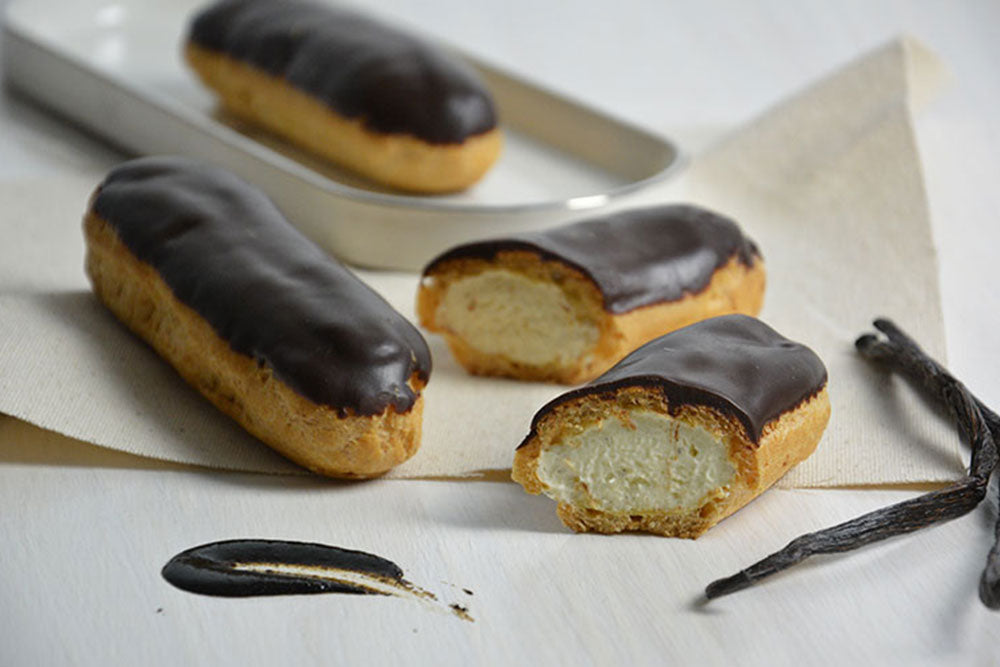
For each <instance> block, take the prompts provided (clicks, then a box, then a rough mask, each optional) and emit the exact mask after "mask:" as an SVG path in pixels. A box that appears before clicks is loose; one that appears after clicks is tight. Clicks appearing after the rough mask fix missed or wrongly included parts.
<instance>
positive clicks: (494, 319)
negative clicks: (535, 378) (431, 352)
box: [437, 269, 599, 366]
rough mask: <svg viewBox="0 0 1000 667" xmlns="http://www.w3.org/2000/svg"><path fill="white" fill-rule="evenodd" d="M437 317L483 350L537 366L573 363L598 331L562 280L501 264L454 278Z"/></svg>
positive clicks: (474, 347)
mask: <svg viewBox="0 0 1000 667" xmlns="http://www.w3.org/2000/svg"><path fill="white" fill-rule="evenodd" d="M437 321H438V322H439V323H440V324H441V325H442V326H443V327H444V328H446V329H448V330H450V331H452V332H454V333H455V334H457V335H459V336H460V337H461V338H462V339H463V340H464V341H465V343H466V344H467V345H469V346H470V347H472V348H473V349H475V350H477V351H479V352H480V353H482V354H488V355H500V356H503V357H505V358H507V359H509V360H510V361H514V362H517V363H522V364H532V365H537V366H544V365H547V364H553V363H554V364H560V365H563V364H568V363H571V362H573V361H575V360H576V359H579V358H580V357H581V356H582V355H584V354H586V353H587V352H588V351H589V350H590V349H591V348H593V346H594V345H595V344H596V343H597V339H598V336H599V331H598V328H597V326H596V325H595V324H594V323H592V322H585V321H581V320H580V319H578V317H577V314H576V312H575V310H574V308H573V306H572V304H571V303H570V302H569V299H567V297H566V294H565V292H563V290H562V289H561V288H560V287H559V286H558V285H555V284H553V283H548V282H542V281H539V280H532V279H531V278H528V277H527V276H524V275H522V274H520V273H515V272H513V271H506V270H503V269H491V270H488V271H483V272H482V273H479V274H476V275H474V276H469V277H467V278H461V279H459V280H456V281H455V282H454V283H453V284H452V285H451V286H450V287H449V289H448V290H447V292H446V293H445V296H444V299H443V300H442V301H441V304H440V305H439V306H438V311H437Z"/></svg>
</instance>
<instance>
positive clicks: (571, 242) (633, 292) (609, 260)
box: [424, 205, 760, 314]
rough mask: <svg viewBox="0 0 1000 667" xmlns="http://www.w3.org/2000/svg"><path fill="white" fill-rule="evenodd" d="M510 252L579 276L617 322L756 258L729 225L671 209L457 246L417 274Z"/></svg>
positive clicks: (698, 211)
mask: <svg viewBox="0 0 1000 667" xmlns="http://www.w3.org/2000/svg"><path fill="white" fill-rule="evenodd" d="M511 250H527V251H530V252H535V253H538V254H539V255H540V256H541V257H542V258H544V259H550V260H556V261H559V262H563V263H564V264H568V265H570V266H572V267H574V268H576V269H577V270H579V271H581V272H583V274H584V275H586V276H588V277H590V279H591V280H593V281H594V283H595V284H596V285H597V287H598V289H600V291H601V294H602V295H603V297H604V308H605V310H607V311H608V312H611V313H617V314H620V313H626V312H628V311H630V310H634V309H636V308H641V307H642V306H648V305H651V304H654V303H659V302H663V301H676V300H678V299H680V298H682V297H683V296H684V295H685V294H693V293H697V292H699V291H701V290H703V289H705V288H706V287H707V286H708V284H709V282H710V281H711V279H712V274H713V273H715V271H716V270H717V269H719V268H720V267H722V266H723V265H725V264H726V263H727V262H729V261H730V260H731V259H732V258H733V257H737V258H738V259H739V261H740V262H742V263H743V264H744V265H746V266H752V265H753V263H754V262H755V261H758V260H759V258H760V251H759V250H758V249H757V246H756V245H755V244H754V242H753V241H751V240H750V239H748V238H746V237H745V236H743V233H742V232H741V231H740V228H739V227H738V226H737V225H736V223H735V222H733V221H732V220H730V219H729V218H725V217H723V216H721V215H718V214H716V213H713V212H711V211H707V210H705V209H702V208H698V207H695V206H684V205H672V206H657V207H652V208H643V209H634V210H630V211H623V212H621V213H616V214H613V215H608V216H603V217H601V218H595V219H592V220H585V221H583V222H578V223H575V224H572V225H566V226H564V227H557V228H554V229H550V230H546V231H542V232H535V233H529V234H521V235H517V236H511V237H508V238H501V239H493V240H486V241H477V242H473V243H468V244H465V245H460V246H457V247H455V248H452V249H451V250H448V251H447V252H445V253H444V254H442V255H440V256H438V257H437V258H435V259H434V260H433V261H432V262H431V263H430V264H429V265H428V266H427V268H425V269H424V273H425V274H427V273H430V272H432V271H433V269H434V268H435V267H437V266H439V265H441V264H442V263H444V262H447V261H449V260H453V259H467V258H478V259H485V260H492V259H495V258H496V256H497V255H498V254H499V253H501V252H504V251H511Z"/></svg>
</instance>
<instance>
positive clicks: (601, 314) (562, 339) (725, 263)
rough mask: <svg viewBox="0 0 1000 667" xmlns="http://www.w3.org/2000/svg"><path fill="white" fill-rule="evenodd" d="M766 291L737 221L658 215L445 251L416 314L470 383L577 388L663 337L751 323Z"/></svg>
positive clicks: (634, 213)
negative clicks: (476, 378)
mask: <svg viewBox="0 0 1000 667" xmlns="http://www.w3.org/2000/svg"><path fill="white" fill-rule="evenodd" d="M764 283H765V274H764V262H763V260H762V258H761V255H760V252H759V250H758V249H757V246H756V245H755V244H754V243H753V242H752V241H751V240H749V239H748V238H746V237H745V236H744V235H743V233H742V231H741V230H740V228H739V227H738V226H737V225H736V223H735V222H733V221H732V220H730V219H728V218H726V217H723V216H721V215H718V214H716V213H713V212H711V211H708V210H705V209H702V208H698V207H695V206H686V205H671V206H658V207H652V208H643V209H635V210H629V211H624V212H621V213H616V214H613V215H610V216H605V217H601V218H597V219H593V220H586V221H583V222H579V223H575V224H572V225H567V226H563V227H557V228H554V229H550V230H546V231H542V232H537V233H532V234H523V235H519V236H512V237H508V238H501V239H493V240H486V241H478V242H473V243H467V244H464V245H460V246H457V247H455V248H452V249H451V250H448V251H446V252H445V253H443V254H442V255H440V256H438V257H437V258H436V259H434V260H432V261H431V262H430V264H428V266H427V267H426V268H425V269H424V272H423V278H422V281H421V285H420V289H419V294H418V298H417V313H418V316H419V318H420V323H421V324H422V325H423V326H424V327H426V328H427V329H429V330H431V331H434V332H437V333H440V334H441V335H443V336H444V337H445V339H446V340H447V342H448V345H449V347H450V348H451V351H452V353H453V354H454V355H455V358H456V359H457V360H458V361H459V363H461V364H462V365H463V366H464V367H465V368H466V369H467V370H468V371H469V372H471V373H476V374H480V375H499V376H508V377H515V378H521V379H526V380H550V381H555V382H562V383H566V384H576V383H580V382H584V381H587V380H590V379H592V378H594V377H596V376H597V375H599V374H600V373H602V372H604V371H605V370H607V369H608V368H610V367H611V366H612V365H613V364H614V363H615V362H617V361H618V360H619V359H621V358H622V357H624V356H625V355H626V354H628V353H629V352H631V351H632V350H634V349H635V348H637V347H638V346H639V345H641V344H643V343H645V342H646V341H648V340H651V339H653V338H655V337H657V336H660V335H662V334H664V333H667V332H669V331H673V330H675V329H679V328H681V327H683V326H686V325H688V324H691V323H693V322H697V321H699V320H703V319H706V318H708V317H714V316H716V315H725V314H729V313H743V314H747V315H756V314H757V313H758V312H759V311H760V308H761V305H762V303H763V299H764Z"/></svg>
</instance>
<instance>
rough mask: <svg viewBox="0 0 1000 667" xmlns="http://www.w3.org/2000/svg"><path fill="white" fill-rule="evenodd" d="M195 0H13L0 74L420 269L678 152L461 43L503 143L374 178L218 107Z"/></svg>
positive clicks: (85, 122)
mask: <svg viewBox="0 0 1000 667" xmlns="http://www.w3.org/2000/svg"><path fill="white" fill-rule="evenodd" d="M202 4H203V1H202V0H111V1H109V0H16V1H14V2H11V3H10V5H9V6H8V7H7V10H6V20H5V22H4V36H3V46H4V56H3V63H4V69H5V70H6V72H5V73H6V78H7V82H8V85H9V86H10V87H11V88H13V89H14V90H16V91H19V92H21V93H23V94H24V95H27V96H29V97H31V98H33V99H35V100H36V101H38V102H39V103H41V104H42V105H44V106H46V107H48V108H50V109H52V110H54V111H56V112H57V113H59V114H61V115H63V116H65V117H66V118H68V119H70V120H72V121H74V122H75V123H78V124H79V125H81V126H83V127H85V128H87V129H89V130H91V131H93V132H96V133H97V134H99V135H100V136H102V137H105V138H106V139H107V140H109V141H110V142H112V143H114V144H115V145H117V146H119V147H121V148H123V149H124V150H126V151H128V152H131V153H137V154H153V153H169V154H181V155H187V156H190V157H193V158H198V159H202V160H205V161H209V162H213V163H216V164H219V165H222V166H224V167H227V168H229V169H231V170H233V171H234V172H236V173H238V174H240V175H241V176H243V177H244V178H246V179H247V180H249V181H251V182H253V183H255V184H256V185H258V186H259V187H261V188H262V189H263V190H264V191H265V192H267V194H268V195H269V196H270V197H271V198H272V199H273V200H274V201H275V203H276V204H277V205H278V206H279V208H281V209H282V211H283V212H284V213H285V214H286V215H287V216H288V218H289V219H290V220H291V221H292V222H293V223H295V224H296V225H297V226H298V227H299V228H300V229H302V230H303V231H304V232H305V233H306V234H308V235H309V236H310V237H312V238H313V239H314V240H315V241H317V242H318V243H320V244H321V245H322V246H324V247H325V248H327V249H328V250H329V251H331V252H332V253H334V254H335V255H337V256H338V257H340V258H341V259H343V260H345V261H347V262H350V263H353V264H358V265H363V266H370V267H378V268H392V269H409V270H415V269H420V268H421V267H422V265H423V264H424V263H425V262H426V261H427V260H428V259H430V258H431V257H432V256H433V255H435V254H436V253H438V252H440V251H442V250H444V249H445V248H447V247H449V246H451V245H454V244H456V243H459V242H462V241H467V240H471V239H476V238H483V237H488V236H496V235H502V234H508V233H512V232H519V231H526V230H531V229H538V228H542V227H547V226H552V225H555V224H559V223H562V222H566V221H567V220H571V219H574V218H579V217H582V216H584V215H586V214H592V213H595V212H597V211H599V210H600V209H601V208H602V207H605V206H607V205H609V204H612V203H615V204H622V205H624V204H626V203H627V201H628V200H629V199H630V198H632V197H635V196H637V195H639V194H640V193H641V192H642V191H644V190H646V189H648V188H649V187H650V186H651V185H653V184H655V183H657V182H659V181H661V180H663V179H664V178H665V177H666V176H667V175H668V173H670V172H671V171H673V170H675V169H676V168H677V166H678V163H679V154H678V150H677V148H676V147H675V146H674V145H673V144H672V143H671V142H670V141H668V140H666V139H664V138H662V137H659V136H656V135H655V134H652V133H649V132H646V131H645V130H642V129H639V128H637V127H634V126H632V125H629V124H627V123H623V122H621V121H618V120H616V119H613V118H611V117H608V116H606V115H604V114H602V113H600V112H598V111H595V110H593V109H589V108H587V107H585V106H582V105H580V104H577V103H575V102H573V101H571V100H569V99H567V98H565V97H562V96H559V95H556V94H553V93H551V92H548V91H546V90H543V89H540V88H538V87H536V86H533V85H531V84H530V83H528V82H525V81H523V80H521V79H519V78H518V77H515V76H512V75H510V74H507V73H505V72H503V71H501V70H499V69H497V68H496V67H493V66H491V65H488V64H486V63H483V62H481V61H479V60H477V59H475V58H473V57H470V56H468V55H466V54H461V53H458V55H459V56H461V57H463V58H466V59H467V60H468V61H469V62H471V63H472V64H473V66H475V67H476V68H477V69H478V70H479V72H480V73H481V74H482V76H483V77H484V78H485V79H486V82H487V85H488V86H489V87H490V89H491V90H492V92H493V94H494V97H495V99H496V101H497V104H498V106H499V110H500V117H501V122H502V124H503V126H504V130H505V136H506V139H505V141H506V144H505V148H504V152H503V154H502V156H501V158H500V160H499V161H498V163H497V164H496V165H495V166H494V168H493V169H492V170H491V171H490V173H489V174H487V176H486V177H485V178H484V179H483V180H482V181H481V182H480V183H478V184H476V185H475V186H473V187H472V188H471V189H469V190H468V191H466V192H464V193H460V194H456V195H447V196H426V197H422V196H409V195H400V194H394V193H392V192H389V191H386V190H382V189H379V188H378V187H377V186H372V185H370V184H367V183H365V182H363V181H362V180H361V179H358V178H354V177H353V176H352V175H350V174H348V173H345V172H343V171H340V170H338V169H336V168H335V167H332V166H330V165H329V164H327V163H324V162H322V161H319V160H316V159H313V158H312V157H310V156H309V155H307V154H304V153H302V152H300V151H298V150H296V149H295V148H293V147H291V146H289V145H287V144H285V143H283V142H282V141H281V140H279V139H276V138H274V137H273V136H271V135H268V134H265V133H262V132H258V131H255V130H254V129H253V128H250V127H248V126H246V125H244V124H242V123H240V122H239V121H237V120H234V119H232V118H229V117H227V116H226V115H225V114H223V113H221V112H219V111H218V109H217V107H216V104H215V100H214V97H213V96H212V95H211V93H209V92H208V91H207V90H205V89H203V88H202V87H201V86H200V84H199V83H198V82H197V81H196V80H195V78H194V76H193V75H192V74H191V73H190V72H189V71H188V70H187V69H186V67H185V65H184V63H183V62H182V59H181V56H180V53H181V46H182V41H183V39H184V35H185V32H186V26H187V21H188V20H189V17H190V16H191V15H192V14H193V12H194V11H195V10H196V9H197V8H198V7H199V6H200V5H202Z"/></svg>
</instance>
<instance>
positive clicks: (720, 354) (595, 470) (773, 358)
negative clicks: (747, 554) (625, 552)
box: [513, 315, 830, 538]
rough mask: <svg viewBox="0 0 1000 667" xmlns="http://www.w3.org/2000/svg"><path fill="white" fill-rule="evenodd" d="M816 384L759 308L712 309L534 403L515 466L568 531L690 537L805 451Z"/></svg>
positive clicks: (821, 377)
mask: <svg viewBox="0 0 1000 667" xmlns="http://www.w3.org/2000/svg"><path fill="white" fill-rule="evenodd" d="M826 383H827V374H826V368H825V366H824V365H823V362H822V361H821V360H820V359H819V357H817V356H816V354H815V353H813V352H812V350H810V349H809V348H807V347H806V346H804V345H801V344H799V343H795V342H793V341H790V340H788V339H787V338H785V337H783V336H781V335H780V334H778V333H777V332H776V331H774V330H773V329H772V328H770V327H769V326H767V325H766V324H764V323H763V322H761V321H760V320H757V319H754V318H752V317H747V316H745V315H726V316H722V317H715V318H712V319H708V320H705V321H703V322H699V323H697V324H693V325H691V326H689V327H685V328H683V329H680V330H678V331H675V332H673V333H670V334H667V335H665V336H662V337H660V338H657V339H656V340H653V341H651V342H649V343H647V344H646V345H644V346H642V347H640V348H639V349H638V350H636V351H635V352H633V353H631V354H630V355H628V356H627V357H626V358H625V359H623V360H622V361H621V362H620V363H619V364H617V365H616V366H615V367H614V368H612V369H611V370H609V371H608V372H607V373H605V374H604V375H602V376H601V377H599V378H597V379H596V380H594V381H593V382H591V383H589V384H587V385H585V386H584V387H581V388H579V389H576V390H573V391H570V392H568V393H566V394H563V395H562V396H560V397H558V398H556V399H554V400H553V401H551V402H549V403H548V404H547V405H545V406H544V407H542V408H541V409H540V410H539V411H538V413H537V414H536V415H535V417H534V420H533V421H532V424H531V431H530V433H529V434H528V436H527V437H526V438H525V439H524V441H523V442H522V443H521V445H520V447H518V449H517V451H516V452H515V455H514V465H513V478H514V480H515V481H517V482H518V483H520V484H521V485H522V486H523V487H524V488H525V490H526V491H528V492H529V493H544V494H545V495H547V496H549V497H550V498H552V499H554V500H555V501H556V502H557V503H558V508H557V512H558V514H559V518H560V519H562V521H563V523H565V524H566V525H567V526H569V527H570V528H572V529H573V530H575V531H579V532H588V531H592V532H598V533H618V532H623V531H643V532H649V533H656V534H659V535H665V536H670V537H687V538H695V537H698V536H699V535H701V534H702V533H704V532H705V531H706V530H708V529H709V528H711V527H712V526H714V525H715V524H716V523H718V522H719V521H720V520H721V519H723V518H725V517H727V516H729V515H730V514H732V513H733V512H735V511H736V510H738V509H739V508H741V507H743V506H744V505H745V504H746V503H748V502H750V501H751V500H752V499H753V498H755V497H756V496H757V495H759V494H760V493H761V492H762V491H764V490H765V489H767V488H768V487H770V486H771V485H772V484H773V483H774V482H775V481H777V480H778V478H780V477H781V476H782V475H784V474H785V472H787V471H788V470H789V469H790V468H791V467H792V466H794V465H796V464H797V463H799V462H800V461H802V460H804V459H805V458H806V457H807V456H809V455H810V454H811V453H812V452H813V450H814V449H815V448H816V445H817V444H818V443H819V440H820V438H821V436H822V434H823V431H824V429H825V428H826V424H827V422H828V420H829V417H830V401H829V398H828V396H827V390H826Z"/></svg>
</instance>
